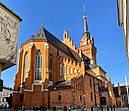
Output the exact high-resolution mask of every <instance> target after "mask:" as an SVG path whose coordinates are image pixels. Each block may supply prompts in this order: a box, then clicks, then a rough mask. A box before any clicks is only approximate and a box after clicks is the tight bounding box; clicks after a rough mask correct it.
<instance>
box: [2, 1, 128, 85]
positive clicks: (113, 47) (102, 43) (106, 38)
mask: <svg viewBox="0 0 129 111" xmlns="http://www.w3.org/2000/svg"><path fill="white" fill-rule="evenodd" d="M1 2H3V3H4V4H5V5H7V6H8V7H9V8H10V9H11V10H13V11H14V12H15V13H16V14H18V15H19V16H20V17H21V18H22V19H23V21H22V22H21V24H20V33H19V44H18V48H21V44H22V43H23V42H25V41H26V40H28V39H29V38H30V37H31V36H32V35H33V34H35V33H36V32H37V31H38V30H39V29H40V28H41V26H42V20H43V21H44V27H45V28H46V29H47V30H48V31H50V32H51V33H52V34H53V35H55V36H56V37H57V38H58V39H60V40H61V39H62V37H63V31H64V30H65V29H67V30H68V31H69V35H70V37H71V38H72V40H73V41H74V43H75V44H76V45H77V47H78V46H79V41H80V39H81V37H82V34H83V6H84V4H86V13H87V19H88V27H89V32H90V33H91V35H92V36H94V39H95V46H96V47H97V64H98V65H100V66H101V67H102V68H103V69H104V70H105V71H106V72H107V76H108V75H110V76H111V80H112V83H115V84H117V83H118V82H119V83H124V75H127V78H128V80H129V72H128V67H127V61H126V56H125V48H124V40H123V33H122V28H121V27H119V26H118V15H117V14H118V12H117V2H116V0H1ZM16 72H17V65H16V66H13V67H11V68H9V69H7V70H5V71H3V72H2V79H3V80H4V84H5V85H6V86H11V87H13V84H14V75H15V74H16Z"/></svg>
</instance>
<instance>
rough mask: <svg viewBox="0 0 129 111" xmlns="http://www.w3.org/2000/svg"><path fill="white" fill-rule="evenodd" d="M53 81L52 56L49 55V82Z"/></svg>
mask: <svg viewBox="0 0 129 111" xmlns="http://www.w3.org/2000/svg"><path fill="white" fill-rule="evenodd" d="M52 79H53V57H52V54H50V55H49V81H52Z"/></svg>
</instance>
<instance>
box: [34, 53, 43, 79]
mask: <svg viewBox="0 0 129 111" xmlns="http://www.w3.org/2000/svg"><path fill="white" fill-rule="evenodd" d="M35 69H36V70H35V80H41V79H42V53H41V52H40V50H38V51H37V52H36V65H35Z"/></svg>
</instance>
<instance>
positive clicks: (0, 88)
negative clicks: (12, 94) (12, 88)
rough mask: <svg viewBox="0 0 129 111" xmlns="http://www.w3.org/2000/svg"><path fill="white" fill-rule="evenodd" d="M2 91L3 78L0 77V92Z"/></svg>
mask: <svg viewBox="0 0 129 111" xmlns="http://www.w3.org/2000/svg"><path fill="white" fill-rule="evenodd" d="M1 91H3V80H1V79H0V92H1Z"/></svg>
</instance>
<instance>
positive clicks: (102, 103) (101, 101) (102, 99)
mask: <svg viewBox="0 0 129 111" xmlns="http://www.w3.org/2000/svg"><path fill="white" fill-rule="evenodd" d="M100 103H101V105H106V97H101V98H100Z"/></svg>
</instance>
